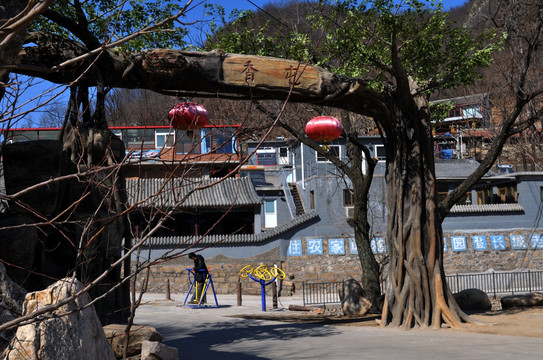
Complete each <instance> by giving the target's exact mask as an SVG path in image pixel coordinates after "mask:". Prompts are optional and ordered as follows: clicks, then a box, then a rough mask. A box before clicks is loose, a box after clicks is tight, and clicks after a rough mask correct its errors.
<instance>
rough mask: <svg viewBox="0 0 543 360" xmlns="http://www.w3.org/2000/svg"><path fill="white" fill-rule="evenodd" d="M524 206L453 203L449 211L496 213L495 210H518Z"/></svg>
mask: <svg viewBox="0 0 543 360" xmlns="http://www.w3.org/2000/svg"><path fill="white" fill-rule="evenodd" d="M520 211H524V207H523V206H522V205H520V204H517V203H511V204H481V205H454V206H453V207H452V208H451V211H450V212H451V213H453V214H461V213H483V212H484V213H489V212H491V213H496V212H520Z"/></svg>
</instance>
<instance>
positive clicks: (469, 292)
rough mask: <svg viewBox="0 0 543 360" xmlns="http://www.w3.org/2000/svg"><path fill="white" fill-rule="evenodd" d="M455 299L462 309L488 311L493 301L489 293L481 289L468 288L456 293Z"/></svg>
mask: <svg viewBox="0 0 543 360" xmlns="http://www.w3.org/2000/svg"><path fill="white" fill-rule="evenodd" d="M454 299H455V300H456V303H457V304H458V306H460V309H462V311H488V310H491V309H492V303H491V302H490V299H489V298H488V295H487V294H486V293H485V292H484V291H482V290H479V289H466V290H462V291H460V292H457V293H456V294H454Z"/></svg>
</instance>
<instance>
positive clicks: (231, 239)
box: [148, 210, 318, 246]
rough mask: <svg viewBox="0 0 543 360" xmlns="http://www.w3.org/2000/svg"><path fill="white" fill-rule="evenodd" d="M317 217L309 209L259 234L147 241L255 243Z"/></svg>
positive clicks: (152, 240) (169, 243)
mask: <svg viewBox="0 0 543 360" xmlns="http://www.w3.org/2000/svg"><path fill="white" fill-rule="evenodd" d="M317 217H318V213H317V212H316V211H315V210H311V211H309V212H307V213H305V214H302V215H299V216H296V217H295V218H294V219H291V220H289V221H287V222H285V223H283V224H281V225H279V226H277V227H274V228H273V229H270V230H268V231H265V232H262V233H260V234H239V235H235V234H234V235H209V236H204V237H202V238H199V237H194V236H164V237H152V238H149V240H148V242H150V244H151V245H152V246H178V245H182V246H189V245H194V244H196V243H197V245H198V246H204V245H213V244H221V245H224V244H227V245H255V244H258V243H261V242H264V241H268V240H271V239H273V238H274V237H275V236H278V235H280V234H282V233H285V232H286V231H288V230H291V229H294V228H295V227H297V226H300V225H302V224H303V223H305V222H307V221H310V220H312V219H315V218H317Z"/></svg>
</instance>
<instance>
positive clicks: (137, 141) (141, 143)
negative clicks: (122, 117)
mask: <svg viewBox="0 0 543 360" xmlns="http://www.w3.org/2000/svg"><path fill="white" fill-rule="evenodd" d="M122 139H123V142H124V146H125V147H126V148H127V149H141V148H144V149H154V148H155V131H154V130H153V129H124V130H123V136H122Z"/></svg>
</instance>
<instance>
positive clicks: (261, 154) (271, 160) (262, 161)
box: [256, 148, 277, 166]
mask: <svg viewBox="0 0 543 360" xmlns="http://www.w3.org/2000/svg"><path fill="white" fill-rule="evenodd" d="M256 164H257V165H266V166H275V165H277V154H276V152H275V149H272V148H264V149H260V150H257V151H256Z"/></svg>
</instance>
